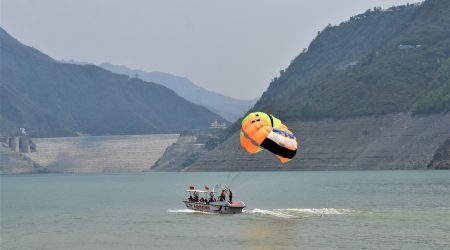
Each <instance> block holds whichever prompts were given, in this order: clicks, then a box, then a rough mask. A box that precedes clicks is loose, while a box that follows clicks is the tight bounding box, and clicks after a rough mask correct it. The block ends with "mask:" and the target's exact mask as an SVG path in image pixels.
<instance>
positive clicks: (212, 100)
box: [99, 63, 256, 122]
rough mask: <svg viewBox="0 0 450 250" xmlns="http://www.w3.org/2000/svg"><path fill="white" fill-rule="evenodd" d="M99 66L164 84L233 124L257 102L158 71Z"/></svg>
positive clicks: (120, 66)
mask: <svg viewBox="0 0 450 250" xmlns="http://www.w3.org/2000/svg"><path fill="white" fill-rule="evenodd" d="M99 66H100V67H102V68H104V69H106V70H109V71H111V72H114V73H118V74H124V75H128V76H130V77H137V78H140V79H142V80H144V81H149V82H156V83H159V84H162V85H164V86H166V87H168V88H169V89H172V90H173V91H175V92H176V93H177V94H178V95H180V96H182V97H183V98H186V100H189V101H191V102H193V103H196V104H199V105H202V106H204V107H206V108H208V109H210V110H211V111H213V112H215V113H217V114H219V115H221V116H222V117H224V118H226V119H227V120H228V121H231V122H233V121H235V120H237V119H238V118H239V117H241V116H242V115H244V114H245V112H247V111H248V110H249V109H250V108H251V107H252V106H253V105H254V104H255V102H256V100H239V99H235V98H231V97H228V96H224V95H221V94H219V93H216V92H213V91H209V90H206V89H204V88H201V87H199V86H197V85H195V84H194V83H193V82H191V81H190V80H189V79H187V78H185V77H179V76H175V75H172V74H168V73H163V72H157V71H153V72H146V71H143V70H136V69H129V68H127V67H125V66H122V65H113V64H110V63H102V64H100V65H99Z"/></svg>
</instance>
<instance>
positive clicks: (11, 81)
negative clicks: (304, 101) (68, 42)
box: [0, 28, 223, 137]
mask: <svg viewBox="0 0 450 250" xmlns="http://www.w3.org/2000/svg"><path fill="white" fill-rule="evenodd" d="M0 39H1V40H0V41H1V44H0V53H1V56H2V57H1V61H0V66H1V67H0V70H1V71H0V73H1V79H0V121H1V124H0V127H1V126H4V127H3V128H2V130H8V129H11V128H18V127H25V128H26V129H27V131H28V133H29V134H31V135H32V136H38V137H51V136H65V135H74V134H77V133H82V134H92V135H105V134H144V133H178V132H180V131H183V130H191V129H197V128H205V127H209V125H210V123H211V122H212V121H214V120H215V119H218V120H219V121H223V118H221V117H220V116H219V115H217V114H215V113H213V112H211V111H210V110H208V109H206V108H204V107H201V106H199V105H196V104H193V103H191V102H189V101H187V100H185V99H183V98H182V97H180V96H178V95H177V94H176V93H175V92H174V91H172V90H170V89H168V88H166V87H164V86H162V85H159V84H155V83H151V82H145V81H143V80H140V79H137V78H130V77H128V76H124V75H118V74H114V73H111V72H109V71H107V70H104V69H102V68H100V67H97V66H94V65H75V64H68V63H61V62H58V61H56V60H54V59H52V58H50V57H49V56H47V55H45V54H43V53H42V52H40V51H38V50H36V49H34V48H32V47H28V46H25V45H23V44H21V43H20V42H18V41H17V40H16V39H14V38H13V37H12V36H10V35H9V34H8V33H7V32H6V31H5V30H3V29H1V28H0ZM2 130H0V132H2Z"/></svg>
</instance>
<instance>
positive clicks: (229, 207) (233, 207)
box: [183, 200, 245, 214]
mask: <svg viewBox="0 0 450 250" xmlns="http://www.w3.org/2000/svg"><path fill="white" fill-rule="evenodd" d="M183 202H184V204H185V205H186V207H187V208H188V209H192V210H195V211H202V212H212V213H222V214H237V213H242V209H244V208H245V204H244V203H243V202H241V201H238V202H233V203H229V202H220V201H219V202H211V203H205V202H196V201H188V200H184V201H183Z"/></svg>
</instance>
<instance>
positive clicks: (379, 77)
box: [253, 0, 450, 119]
mask: <svg viewBox="0 0 450 250" xmlns="http://www.w3.org/2000/svg"><path fill="white" fill-rule="evenodd" d="M449 76H450V1H448V0H428V1H425V2H423V3H422V4H414V5H406V6H398V7H392V8H390V9H387V10H381V9H378V8H374V9H373V10H368V11H366V12H365V13H363V14H360V15H357V16H353V17H351V18H350V19H349V20H348V21H346V22H343V23H341V24H340V25H338V26H328V27H326V28H325V29H324V30H322V31H321V32H319V34H318V36H317V37H316V38H315V39H314V40H313V41H312V42H311V44H310V45H309V47H308V48H307V49H305V50H304V51H303V52H302V53H301V54H300V55H298V56H297V57H296V58H295V59H294V60H293V61H292V63H291V64H290V65H289V67H288V68H287V69H286V70H283V71H281V72H280V76H279V77H277V78H275V79H274V80H273V81H272V82H271V84H270V87H269V88H268V90H267V91H266V92H265V93H264V94H263V96H262V98H261V99H260V100H259V101H258V102H257V104H256V105H255V107H254V108H253V109H254V110H264V111H267V112H269V113H273V114H275V115H278V116H280V117H283V118H285V119H321V118H348V117H355V116H367V115H382V114H390V113H400V112H411V113H413V114H416V115H422V114H429V113H440V112H447V111H449V110H450V77H449Z"/></svg>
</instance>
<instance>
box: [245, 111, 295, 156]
mask: <svg viewBox="0 0 450 250" xmlns="http://www.w3.org/2000/svg"><path fill="white" fill-rule="evenodd" d="M240 140H241V146H242V147H244V148H245V149H246V150H247V152H249V153H250V154H256V153H258V152H260V151H261V150H263V148H264V149H267V150H269V151H270V152H272V153H274V154H275V155H276V156H277V157H278V159H279V160H280V161H281V162H282V163H286V162H288V161H290V160H291V159H292V158H294V156H295V154H296V153H297V147H298V143H297V138H296V137H295V135H294V134H293V133H292V132H291V131H290V130H289V129H288V128H287V127H286V125H284V124H283V123H282V122H281V121H280V120H279V119H277V118H276V117H274V116H272V115H269V114H266V113H263V112H253V113H250V114H248V115H247V116H246V117H245V118H244V119H243V120H242V127H241V133H240Z"/></svg>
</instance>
